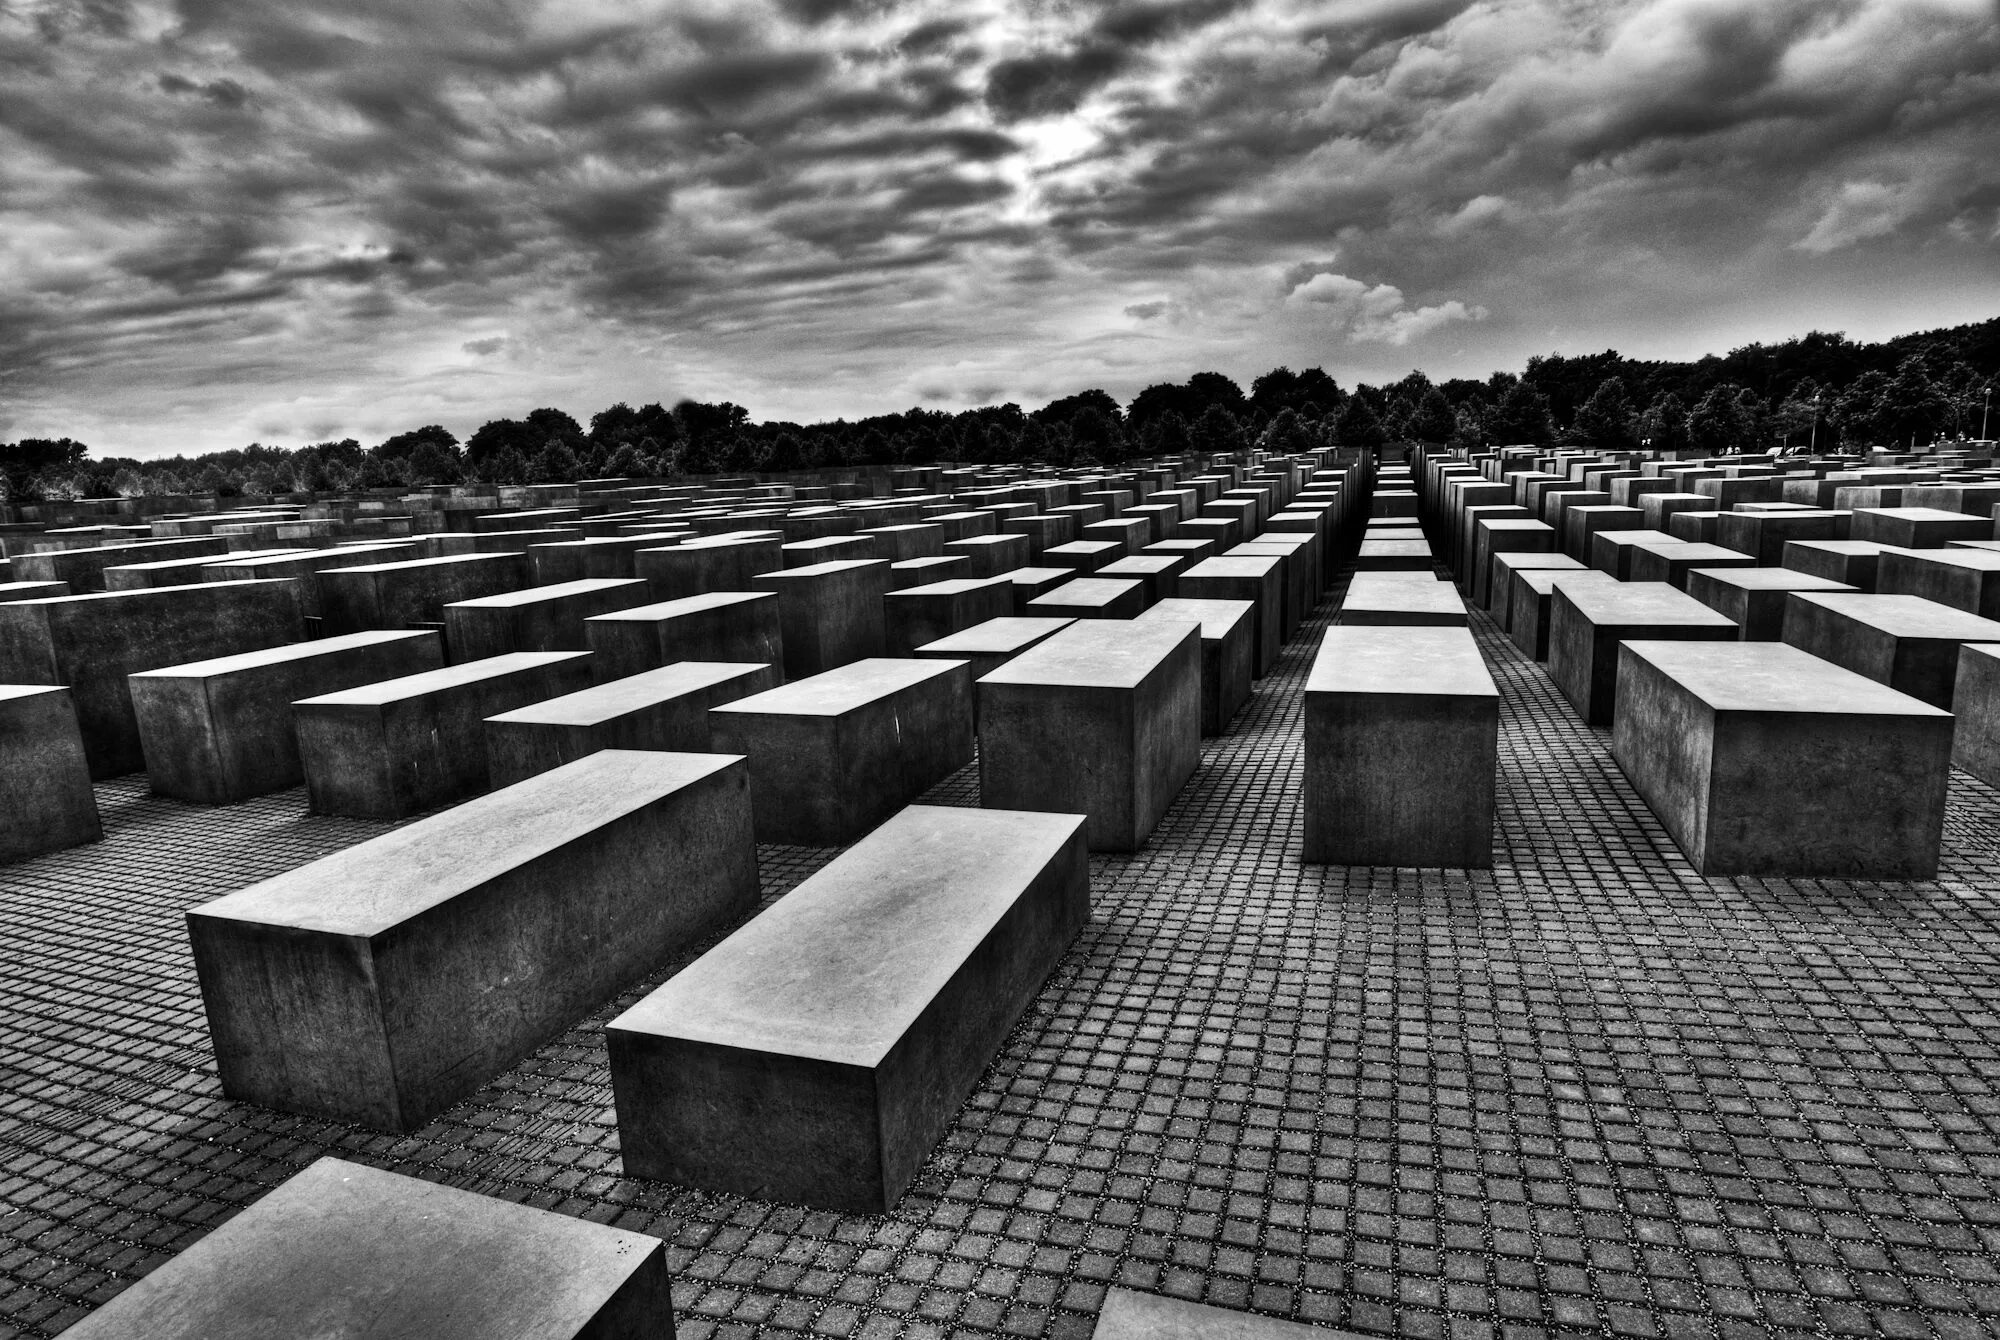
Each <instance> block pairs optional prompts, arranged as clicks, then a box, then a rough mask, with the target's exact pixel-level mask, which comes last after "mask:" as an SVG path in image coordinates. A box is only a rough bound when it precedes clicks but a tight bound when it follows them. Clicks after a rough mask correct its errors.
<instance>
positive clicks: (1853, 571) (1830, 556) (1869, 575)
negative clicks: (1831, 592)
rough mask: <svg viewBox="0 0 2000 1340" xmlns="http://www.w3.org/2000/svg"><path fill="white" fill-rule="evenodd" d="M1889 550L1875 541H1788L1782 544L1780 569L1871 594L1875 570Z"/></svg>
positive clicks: (1873, 586)
mask: <svg viewBox="0 0 2000 1340" xmlns="http://www.w3.org/2000/svg"><path fill="white" fill-rule="evenodd" d="M1890 547H1891V546H1889V545H1886V544H1882V543H1880V542H1878V541H1875V540H1791V541H1788V542H1787V543H1786V545H1785V550H1784V566H1785V567H1788V568H1790V569H1791V570H1792V571H1794V572H1803V573H1806V574H1808V575H1809V576H1813V577H1824V578H1826V579H1827V580H1828V581H1833V582H1840V583H1843V584H1844V585H1847V586H1851V587H1853V588H1854V589H1855V590H1857V591H1866V592H1873V591H1874V590H1875V572H1876V568H1877V566H1878V565H1879V562H1880V560H1881V557H1882V554H1883V552H1884V551H1885V550H1887V549H1889V548H1890Z"/></svg>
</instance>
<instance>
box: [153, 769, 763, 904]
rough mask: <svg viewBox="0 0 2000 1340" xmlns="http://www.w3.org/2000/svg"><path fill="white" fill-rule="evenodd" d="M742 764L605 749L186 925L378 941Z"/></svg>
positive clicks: (281, 879)
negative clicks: (279, 929) (531, 861)
mask: <svg viewBox="0 0 2000 1340" xmlns="http://www.w3.org/2000/svg"><path fill="white" fill-rule="evenodd" d="M741 758H742V755H740V754H680V753H668V752H665V751H661V750H652V749H644V750H641V749H606V750H603V751H601V752H599V753H595V754H591V755H589V756H588V757H585V758H580V759H578V760H577V761H576V762H574V763H568V764H565V765H564V766H562V767H560V768H556V769H553V770H552V771H549V772H544V773H538V774H536V775H535V776H533V777H530V778H528V779H527V780H526V781H522V782H517V783H515V784H514V785H513V786H507V787H502V788H501V789H500V790H498V791H493V792H490V793H488V794H486V795H483V796H478V797H476V798H474V799H472V800H468V801H466V802H464V803H463V804H460V805H454V806H452V807H451V808H450V809H447V810H442V811H440V812H438V813H436V814H433V815H432V816H430V817H429V818H427V819H421V820H418V821H417V822H416V823H413V824H408V825H406V826H404V827H402V828H395V829H391V830H390V831H388V832H386V833H383V834H381V835H379V836H377V837H375V838H374V839H372V840H370V841H368V842H363V843H360V844H359V845H357V846H353V847H349V848H347V849H346V850H344V851H339V852H335V853H334V854H333V855H331V856H325V857H321V858H320V859H319V860H317V861H314V862H312V863H310V864H308V865H302V866H299V867H298V868H297V869H295V870H289V871H287V872H286V873H284V874H282V875H278V876H276V877H274V878H272V879H267V880H265V881H263V882H262V883H260V884H252V885H251V886H250V887H249V888H247V889H239V890H237V891H236V892H235V893H231V894H225V895H224V896H223V897H221V898H217V899H215V900H214V901H213V902H209V903H204V904H203V905H201V906H200V907H197V908H195V909H193V911H192V912H190V913H189V915H190V916H203V917H217V918H224V919H228V920H232V921H247V922H254V923H256V924H258V925H263V926H285V927H290V928H294V929H298V930H309V931H317V932H319V933H321V934H325V935H347V936H354V937H357V938H365V937H371V936H376V935H380V934H382V933H384V932H385V931H389V930H392V929H394V928H395V927H397V926H399V925H401V924H402V923H403V922H406V921H408V920H409V919H410V918H412V917H415V916H418V915H420V914H422V913H424V912H427V911H429V910H430V909H431V908H433V907H436V906H438V905H439V904H441V903H445V902H448V901H449V900H451V899H453V898H456V897H458V896H459V895H460V894H463V893H466V892H468V891H469V890H472V889H476V888H478V887H479V886H481V885H482V884H485V883H487V882H489V881H490V880H493V879H495V878H498V877H499V876H501V875H504V874H506V873H507V872H508V871H509V870H511V869H513V868H514V867H516V866H518V865H519V864H521V862H522V861H523V860H525V859H527V858H528V857H531V856H535V855H538V854H540V853H543V852H548V851H554V850H556V849H558V848H560V847H562V846H565V845H566V844H568V843H570V842H574V841H576V840H577V839H578V838H581V837H584V836H586V835H588V834H589V833H591V832H594V831H595V830H596V829H598V828H600V827H602V826H603V825H604V824H605V823H606V822H607V821H608V820H609V819H611V818H612V817H614V816H617V815H623V814H629V813H631V812H632V811H634V810H637V809H640V808H642V807H643V806H645V805H647V804H649V803H650V802H652V801H654V800H656V799H658V798H659V797H661V796H665V795H668V794H670V793H672V792H674V791H677V790H679V789H681V788H682V787H684V786H689V785H692V784H693V783H695V782H698V781H701V780H702V779H704V778H706V777H708V776H710V775H711V774H713V773H716V772H719V771H721V770H722V769H723V768H726V767H728V766H729V765H730V764H732V763H735V762H738V761H739V760H740V759H741Z"/></svg>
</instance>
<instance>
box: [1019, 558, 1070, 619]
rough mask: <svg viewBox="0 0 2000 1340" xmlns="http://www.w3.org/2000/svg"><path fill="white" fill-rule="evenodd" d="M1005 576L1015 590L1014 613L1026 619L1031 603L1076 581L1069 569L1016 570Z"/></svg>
mask: <svg viewBox="0 0 2000 1340" xmlns="http://www.w3.org/2000/svg"><path fill="white" fill-rule="evenodd" d="M1005 576H1006V578H1007V581H1008V582H1009V583H1010V584H1011V585H1012V586H1013V588H1014V613H1015V614H1017V615H1021V616H1024V617H1025V616H1027V614H1028V606H1029V604H1030V603H1031V602H1033V601H1034V600H1036V599H1038V598H1039V597H1041V596H1044V595H1047V594H1048V593H1049V592H1051V591H1053V590H1055V589H1056V588H1057V587H1058V586H1062V585H1064V584H1066V583H1068V582H1073V581H1075V580H1076V573H1074V572H1073V571H1071V570H1070V569H1068V568H1015V569H1014V570H1013V571H1012V572H1009V573H1007V574H1005Z"/></svg>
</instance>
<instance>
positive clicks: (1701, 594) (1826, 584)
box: [1687, 568, 1854, 642]
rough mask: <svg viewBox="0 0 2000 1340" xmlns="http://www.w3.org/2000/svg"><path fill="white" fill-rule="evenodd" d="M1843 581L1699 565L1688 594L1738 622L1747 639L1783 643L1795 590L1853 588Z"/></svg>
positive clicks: (1781, 571) (1690, 579) (1742, 637)
mask: <svg viewBox="0 0 2000 1340" xmlns="http://www.w3.org/2000/svg"><path fill="white" fill-rule="evenodd" d="M1853 590H1854V588H1853V587H1851V586H1847V585H1845V584H1843V583H1841V582H1830V581H1828V580H1827V579H1826V578H1824V577H1812V576H1808V575H1807V574H1805V573H1803V572H1792V571H1790V570H1789V569H1786V568H1696V569H1695V570H1694V571H1692V572H1690V573H1689V574H1688V584H1687V593H1688V594H1689V595H1690V596H1693V597H1694V598H1695V599H1696V600H1699V601H1700V602H1701V603H1702V604H1704V605H1706V606H1708V607H1709V608H1710V609H1712V610H1714V611H1715V612H1716V613H1718V614H1720V615H1722V616H1723V617H1724V618H1727V619H1733V620H1735V621H1736V627H1737V638H1738V640H1739V641H1743V642H1779V641H1782V640H1783V638H1784V634H1785V606H1786V604H1787V603H1788V601H1789V599H1790V596H1791V593H1792V592H1794V591H1853Z"/></svg>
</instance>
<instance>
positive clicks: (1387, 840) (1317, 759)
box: [1301, 574, 1601, 869]
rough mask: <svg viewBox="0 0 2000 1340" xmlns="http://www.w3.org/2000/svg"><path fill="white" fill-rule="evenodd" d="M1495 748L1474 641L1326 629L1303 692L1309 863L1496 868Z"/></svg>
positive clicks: (1459, 635)
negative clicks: (1494, 833) (1494, 838)
mask: <svg viewBox="0 0 2000 1340" xmlns="http://www.w3.org/2000/svg"><path fill="white" fill-rule="evenodd" d="M1597 575H1600V576H1601V574H1597ZM1499 748H1500V693H1499V690H1498V689H1497V688H1495V687H1494V684H1493V677H1492V675H1491V674H1490V673H1488V671H1487V669H1486V663H1485V661H1484V660H1483V659H1482V658H1481V657H1480V654H1479V646H1478V643H1476V642H1475V641H1474V640H1473V637H1472V634H1471V633H1470V632H1469V631H1467V630H1465V629H1462V628H1369V627H1362V628H1349V627H1344V626H1343V627H1338V628H1329V629H1328V630H1327V632H1326V636H1325V638H1324V639H1323V640H1322V641H1321V643H1320V648H1319V653H1318V655H1317V656H1316V657H1315V659H1314V661H1313V668H1312V673H1311V674H1310V676H1309V677H1308V678H1307V680H1306V688H1305V782H1304V787H1303V793H1302V797H1301V809H1302V812H1303V820H1304V847H1303V856H1302V859H1304V860H1306V861H1313V862H1327V863H1330V864H1336V865H1391V866H1445V867H1451V868H1465V869H1485V868H1488V867H1490V866H1491V865H1492V864H1493V809H1494V790H1495V783H1494V776H1495V772H1496V770H1497V768H1498V766H1499Z"/></svg>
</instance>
